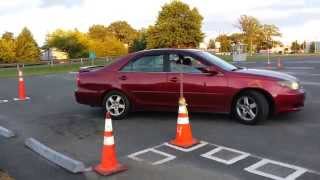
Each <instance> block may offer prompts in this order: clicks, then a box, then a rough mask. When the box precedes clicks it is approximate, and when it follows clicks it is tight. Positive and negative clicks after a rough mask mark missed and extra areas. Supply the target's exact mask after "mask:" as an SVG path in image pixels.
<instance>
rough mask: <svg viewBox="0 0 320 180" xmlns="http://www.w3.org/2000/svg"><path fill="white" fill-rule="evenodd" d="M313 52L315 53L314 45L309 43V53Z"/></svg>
mask: <svg viewBox="0 0 320 180" xmlns="http://www.w3.org/2000/svg"><path fill="white" fill-rule="evenodd" d="M315 52H316V43H315V42H311V44H310V50H309V53H315Z"/></svg>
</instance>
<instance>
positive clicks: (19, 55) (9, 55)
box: [0, 27, 40, 63]
mask: <svg viewBox="0 0 320 180" xmlns="http://www.w3.org/2000/svg"><path fill="white" fill-rule="evenodd" d="M39 55H40V49H39V47H38V45H37V43H36V41H35V40H34V38H33V36H32V34H31V32H30V30H29V29H28V28H26V27H25V28H23V29H22V31H21V32H20V34H19V35H18V36H17V37H14V34H13V33H11V32H5V33H3V34H2V37H1V39H0V63H34V62H37V61H39Z"/></svg>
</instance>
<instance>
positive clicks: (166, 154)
mask: <svg viewBox="0 0 320 180" xmlns="http://www.w3.org/2000/svg"><path fill="white" fill-rule="evenodd" d="M147 152H153V153H156V154H160V155H163V156H166V158H164V159H161V160H159V161H155V162H152V163H151V164H152V165H159V164H163V163H165V162H168V161H171V160H173V159H175V158H176V156H174V155H172V154H168V153H165V152H162V151H159V150H156V149H154V148H148V149H144V150H141V151H138V152H135V153H132V154H130V155H128V157H129V158H131V159H133V160H136V161H144V160H143V159H141V158H138V157H137V156H138V155H141V154H144V153H147Z"/></svg>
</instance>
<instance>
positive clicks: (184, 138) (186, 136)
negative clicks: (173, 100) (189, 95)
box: [170, 97, 199, 148]
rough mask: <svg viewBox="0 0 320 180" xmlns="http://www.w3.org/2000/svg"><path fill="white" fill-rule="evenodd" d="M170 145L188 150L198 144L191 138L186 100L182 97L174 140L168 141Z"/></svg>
mask: <svg viewBox="0 0 320 180" xmlns="http://www.w3.org/2000/svg"><path fill="white" fill-rule="evenodd" d="M170 143H171V144H173V145H175V146H179V147H183V148H189V147H191V146H194V145H196V144H198V143H199V141H198V140H197V139H194V138H193V137H192V132H191V125H190V123H189V116H188V110H187V104H186V100H185V99H184V98H183V97H180V99H179V114H178V121H177V129H176V138H175V139H173V140H172V141H170Z"/></svg>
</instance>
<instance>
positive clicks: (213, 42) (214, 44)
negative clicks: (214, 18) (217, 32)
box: [207, 39, 216, 49]
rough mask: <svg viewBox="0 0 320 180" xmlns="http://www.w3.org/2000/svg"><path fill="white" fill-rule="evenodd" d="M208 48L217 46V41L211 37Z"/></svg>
mask: <svg viewBox="0 0 320 180" xmlns="http://www.w3.org/2000/svg"><path fill="white" fill-rule="evenodd" d="M207 48H208V49H215V48H216V42H215V41H214V39H210V40H209V44H208V47H207Z"/></svg>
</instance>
